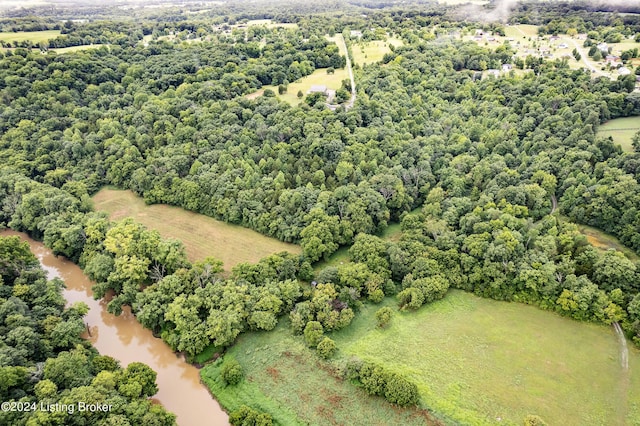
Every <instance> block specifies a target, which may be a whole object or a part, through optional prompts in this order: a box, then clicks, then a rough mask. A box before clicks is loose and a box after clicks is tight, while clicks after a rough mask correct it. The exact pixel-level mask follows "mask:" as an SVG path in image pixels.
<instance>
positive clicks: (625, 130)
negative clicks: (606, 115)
mask: <svg viewBox="0 0 640 426" xmlns="http://www.w3.org/2000/svg"><path fill="white" fill-rule="evenodd" d="M638 131H640V117H624V118H616V119H613V120H609V121H607V122H606V123H604V124H603V125H601V126H600V127H599V128H598V136H601V137H605V138H606V137H609V136H611V137H612V138H613V141H614V142H615V143H617V144H618V145H620V146H621V147H622V149H623V150H624V151H626V152H633V146H632V145H631V141H632V139H633V136H634V135H635V134H636V133H637V132H638Z"/></svg>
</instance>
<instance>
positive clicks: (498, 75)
mask: <svg viewBox="0 0 640 426" xmlns="http://www.w3.org/2000/svg"><path fill="white" fill-rule="evenodd" d="M487 74H488V75H492V76H494V77H500V71H498V70H496V69H490V70H487Z"/></svg>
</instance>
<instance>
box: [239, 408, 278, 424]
mask: <svg viewBox="0 0 640 426" xmlns="http://www.w3.org/2000/svg"><path fill="white" fill-rule="evenodd" d="M229 423H231V425H233V426H271V425H272V424H273V420H272V419H271V416H270V415H269V414H267V413H261V412H259V411H257V410H254V409H252V408H250V407H247V406H246V405H242V406H241V407H240V408H238V409H237V410H235V411H233V412H232V413H231V414H230V415H229Z"/></svg>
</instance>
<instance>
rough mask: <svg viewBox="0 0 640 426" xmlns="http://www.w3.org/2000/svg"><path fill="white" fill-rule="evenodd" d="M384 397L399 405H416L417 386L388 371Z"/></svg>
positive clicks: (417, 396) (417, 397)
mask: <svg viewBox="0 0 640 426" xmlns="http://www.w3.org/2000/svg"><path fill="white" fill-rule="evenodd" d="M386 379H387V380H386V384H385V390H384V397H385V398H386V399H387V401H389V402H391V403H392V404H398V405H400V406H403V407H405V406H407V405H416V404H417V403H418V400H419V399H420V395H419V394H418V386H416V384H415V383H412V382H410V381H408V380H407V379H405V378H404V377H402V376H400V375H399V374H394V373H390V374H387V376H386Z"/></svg>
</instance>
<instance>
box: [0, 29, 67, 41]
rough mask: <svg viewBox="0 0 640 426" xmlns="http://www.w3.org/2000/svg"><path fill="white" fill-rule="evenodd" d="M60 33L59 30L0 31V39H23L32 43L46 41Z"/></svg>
mask: <svg viewBox="0 0 640 426" xmlns="http://www.w3.org/2000/svg"><path fill="white" fill-rule="evenodd" d="M59 35H60V31H59V30H48V31H23V32H15V33H14V32H0V40H2V41H4V42H8V43H11V42H14V41H25V40H28V41H30V42H31V43H33V44H38V43H40V42H41V41H48V40H51V39H53V38H56V37H58V36H59Z"/></svg>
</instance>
